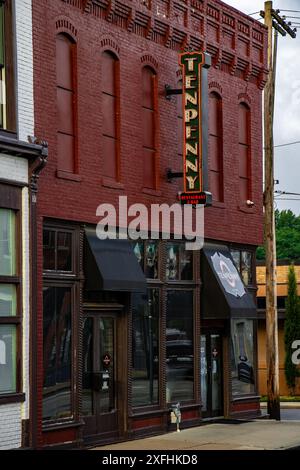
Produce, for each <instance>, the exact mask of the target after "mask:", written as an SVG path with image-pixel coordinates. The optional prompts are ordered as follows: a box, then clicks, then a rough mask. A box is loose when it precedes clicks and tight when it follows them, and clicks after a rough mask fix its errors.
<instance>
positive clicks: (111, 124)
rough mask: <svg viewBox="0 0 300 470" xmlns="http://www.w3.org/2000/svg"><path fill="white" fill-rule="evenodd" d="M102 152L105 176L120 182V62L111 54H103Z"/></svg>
mask: <svg viewBox="0 0 300 470" xmlns="http://www.w3.org/2000/svg"><path fill="white" fill-rule="evenodd" d="M102 117H103V124H102V152H103V175H104V176H107V177H110V178H113V179H114V180H117V181H119V180H120V161H119V159H120V83H119V61H118V59H117V57H116V56H115V55H114V54H112V53H111V52H107V51H105V52H103V54H102Z"/></svg>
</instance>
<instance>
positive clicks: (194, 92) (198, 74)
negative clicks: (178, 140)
mask: <svg viewBox="0 0 300 470" xmlns="http://www.w3.org/2000/svg"><path fill="white" fill-rule="evenodd" d="M179 63H180V65H181V66H182V82H183V85H182V86H183V90H182V97H183V126H184V128H183V181H184V192H183V193H181V194H180V196H179V199H180V201H181V203H182V204H193V205H196V204H206V205H208V204H209V203H210V202H211V201H210V199H211V195H210V193H207V192H205V191H204V187H203V171H204V164H203V163H204V160H203V158H204V156H205V158H206V159H207V149H206V152H205V155H204V149H203V141H204V142H205V143H206V144H207V136H203V133H205V132H207V115H206V114H205V116H204V113H206V107H204V103H203V96H204V98H205V95H204V93H203V88H202V82H203V78H204V79H205V81H206V85H207V74H205V76H204V74H203V68H204V67H205V68H206V69H207V68H209V66H210V56H208V55H207V54H205V53H202V52H187V53H184V54H181V55H180V58H179ZM204 118H205V119H204ZM204 121H205V125H204ZM203 137H206V138H205V139H204V140H203Z"/></svg>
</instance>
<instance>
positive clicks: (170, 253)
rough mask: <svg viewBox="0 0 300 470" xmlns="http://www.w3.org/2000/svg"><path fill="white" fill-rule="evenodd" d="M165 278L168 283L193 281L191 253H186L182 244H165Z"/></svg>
mask: <svg viewBox="0 0 300 470" xmlns="http://www.w3.org/2000/svg"><path fill="white" fill-rule="evenodd" d="M166 277H167V280H169V281H191V280H192V279H193V252H192V251H186V250H185V247H184V244H182V243H168V244H167V262H166Z"/></svg>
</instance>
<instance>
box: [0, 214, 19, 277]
mask: <svg viewBox="0 0 300 470" xmlns="http://www.w3.org/2000/svg"><path fill="white" fill-rule="evenodd" d="M15 233H16V214H15V212H14V211H12V210H9V209H0V275H1V276H14V275H15V274H16V237H15Z"/></svg>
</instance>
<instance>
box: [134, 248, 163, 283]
mask: <svg viewBox="0 0 300 470" xmlns="http://www.w3.org/2000/svg"><path fill="white" fill-rule="evenodd" d="M133 251H134V254H135V256H136V258H137V260H138V262H139V264H140V266H141V268H142V270H143V271H144V273H145V276H146V278H147V279H158V242H157V241H151V240H148V241H141V240H140V241H138V242H136V243H135V244H134V245H133Z"/></svg>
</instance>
